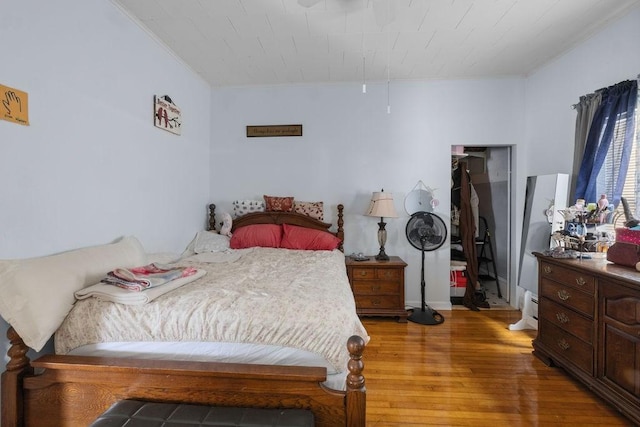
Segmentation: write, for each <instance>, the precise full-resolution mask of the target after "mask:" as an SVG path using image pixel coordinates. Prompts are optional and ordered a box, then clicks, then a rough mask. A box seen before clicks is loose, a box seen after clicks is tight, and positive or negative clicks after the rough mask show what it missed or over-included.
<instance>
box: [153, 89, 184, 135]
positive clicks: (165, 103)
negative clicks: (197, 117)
mask: <svg viewBox="0 0 640 427" xmlns="http://www.w3.org/2000/svg"><path fill="white" fill-rule="evenodd" d="M153 122H154V125H155V127H157V128H160V129H164V130H166V131H169V132H171V133H174V134H176V135H180V130H181V127H182V113H181V111H180V108H178V106H177V105H176V104H174V103H173V101H172V100H171V98H170V97H169V95H162V96H160V95H154V97H153Z"/></svg>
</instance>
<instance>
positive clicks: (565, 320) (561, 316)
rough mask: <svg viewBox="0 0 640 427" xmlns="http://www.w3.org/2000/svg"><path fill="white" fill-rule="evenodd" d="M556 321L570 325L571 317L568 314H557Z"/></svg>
mask: <svg viewBox="0 0 640 427" xmlns="http://www.w3.org/2000/svg"><path fill="white" fill-rule="evenodd" d="M556 319H558V322H560V323H569V316H567V314H566V313H556Z"/></svg>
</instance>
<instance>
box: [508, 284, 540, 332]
mask: <svg viewBox="0 0 640 427" xmlns="http://www.w3.org/2000/svg"><path fill="white" fill-rule="evenodd" d="M522 291H524V295H523V297H522V306H521V307H522V319H520V320H519V321H517V322H516V323H513V324H511V325H509V330H511V331H522V330H524V329H535V330H537V329H538V295H536V294H534V293H533V292H531V291H529V290H526V289H523V288H518V293H521V292H522Z"/></svg>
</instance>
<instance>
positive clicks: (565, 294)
mask: <svg viewBox="0 0 640 427" xmlns="http://www.w3.org/2000/svg"><path fill="white" fill-rule="evenodd" d="M558 298H560V299H561V300H562V301H566V300H568V299H569V298H571V294H570V293H569V292H567V291H565V290H564V289H560V290H559V291H558Z"/></svg>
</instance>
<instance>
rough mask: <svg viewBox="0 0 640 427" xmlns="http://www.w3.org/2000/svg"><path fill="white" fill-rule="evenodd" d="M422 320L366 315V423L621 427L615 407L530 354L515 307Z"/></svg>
mask: <svg viewBox="0 0 640 427" xmlns="http://www.w3.org/2000/svg"><path fill="white" fill-rule="evenodd" d="M441 314H442V315H443V316H444V317H445V322H444V323H443V324H441V325H434V326H423V325H418V324H415V323H411V322H409V323H397V322H396V321H395V320H393V319H391V318H387V319H383V318H364V319H363V323H364V325H365V327H366V328H367V331H368V332H369V335H370V337H371V341H370V343H369V344H368V345H367V348H366V350H365V353H364V361H365V370H364V375H365V377H366V385H367V426H371V427H373V426H376V427H378V426H380V427H382V426H405V427H406V426H492V427H502V426H588V425H598V426H627V425H633V424H632V423H630V422H629V421H628V420H626V419H625V418H624V417H623V416H621V415H620V414H619V413H618V412H617V411H616V410H615V409H614V408H612V407H611V406H609V405H608V404H607V403H606V402H604V401H602V400H601V399H600V398H598V397H597V396H595V395H594V394H592V393H591V392H590V391H589V390H588V389H587V388H586V387H584V386H582V385H581V384H579V383H578V382H577V381H575V380H573V378H571V377H569V376H568V375H567V374H566V373H565V371H563V370H562V369H560V368H551V367H547V366H545V365H544V364H543V363H542V362H541V361H540V360H538V359H537V358H535V357H534V356H533V355H532V354H531V351H532V347H531V340H532V339H533V338H534V337H535V335H536V331H509V329H508V325H509V324H511V323H515V322H516V321H518V320H519V319H520V312H519V311H514V310H483V311H480V312H473V311H469V310H453V311H441Z"/></svg>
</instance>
